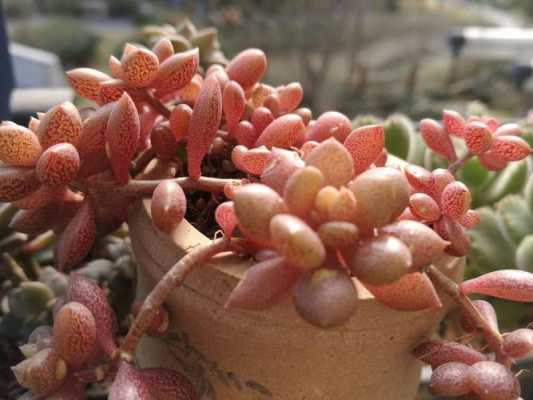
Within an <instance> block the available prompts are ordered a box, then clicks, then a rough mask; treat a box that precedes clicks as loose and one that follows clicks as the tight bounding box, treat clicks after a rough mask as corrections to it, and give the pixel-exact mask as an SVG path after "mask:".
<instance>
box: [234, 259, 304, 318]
mask: <svg viewBox="0 0 533 400" xmlns="http://www.w3.org/2000/svg"><path fill="white" fill-rule="evenodd" d="M298 276H299V273H298V270H296V269H295V268H293V267H291V266H290V265H287V262H286V261H285V260H284V259H283V258H281V257H277V258H272V259H269V260H266V261H262V262H259V263H257V264H255V265H253V266H252V267H250V269H249V270H248V271H247V272H246V275H245V276H244V278H243V279H242V280H241V281H240V282H239V284H238V285H237V286H236V287H235V288H234V289H233V291H232V292H231V295H230V297H229V298H228V300H227V302H226V307H227V308H242V309H248V310H263V309H265V308H268V307H271V306H273V305H274V304H276V303H277V302H278V301H279V300H280V299H281V298H282V297H283V296H284V295H285V294H287V293H288V292H289V290H290V289H291V287H292V286H293V285H294V283H295V282H296V279H298Z"/></svg>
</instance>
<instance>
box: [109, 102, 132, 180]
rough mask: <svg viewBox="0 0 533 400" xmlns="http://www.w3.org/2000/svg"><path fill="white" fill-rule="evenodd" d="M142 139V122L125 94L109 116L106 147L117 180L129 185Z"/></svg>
mask: <svg viewBox="0 0 533 400" xmlns="http://www.w3.org/2000/svg"><path fill="white" fill-rule="evenodd" d="M139 137H140V121H139V114H138V113H137V108H136V107H135V104H134V103H133V100H132V99H131V97H130V96H129V95H128V94H127V93H124V94H123V95H122V97H121V98H120V100H119V101H118V102H117V103H116V105H115V106H114V107H113V110H112V111H111V114H110V116H109V121H108V123H107V127H106V145H107V152H108V157H109V161H110V163H111V168H112V170H113V174H114V175H115V179H116V180H117V181H118V182H119V183H120V184H123V185H125V184H126V183H128V181H129V179H130V176H129V165H130V162H131V160H132V159H133V156H134V155H135V152H136V150H137V146H138V142H139Z"/></svg>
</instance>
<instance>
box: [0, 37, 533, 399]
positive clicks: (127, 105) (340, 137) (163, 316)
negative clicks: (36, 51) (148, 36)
mask: <svg viewBox="0 0 533 400" xmlns="http://www.w3.org/2000/svg"><path fill="white" fill-rule="evenodd" d="M198 66H199V51H198V49H196V48H195V49H191V50H187V51H183V52H178V53H175V52H174V47H173V45H172V43H171V41H170V40H169V39H168V38H167V37H162V38H160V39H159V40H158V41H157V42H156V43H155V44H154V46H153V47H152V48H151V49H148V48H144V47H141V46H136V45H132V44H127V45H126V46H125V47H124V51H123V54H122V56H121V58H120V59H118V58H116V57H113V56H111V57H110V60H109V68H110V74H111V75H108V74H106V73H104V72H101V71H97V70H93V69H89V68H79V69H75V70H72V71H69V72H68V73H67V76H68V79H69V81H70V83H71V85H72V87H73V88H74V89H75V90H76V92H77V93H78V94H79V95H80V96H82V97H84V98H87V99H89V100H92V101H94V102H95V104H96V105H97V107H96V108H95V109H92V110H82V112H80V111H78V110H77V109H76V108H75V107H74V106H73V105H72V104H70V103H64V104H60V105H58V106H56V107H54V108H52V109H50V110H49V111H47V112H46V113H44V114H40V115H38V118H33V119H32V120H31V121H30V123H29V125H28V127H23V126H19V125H16V124H14V123H11V122H4V123H2V125H0V160H1V161H2V162H3V163H4V164H5V165H2V166H1V167H0V200H2V201H5V202H12V203H13V204H14V205H15V206H16V207H18V208H20V211H18V212H17V214H16V215H15V217H14V218H13V221H12V222H11V226H12V227H13V228H15V229H16V230H19V231H22V232H26V233H28V234H31V235H36V234H39V233H42V232H44V231H46V230H49V229H53V230H54V231H55V232H56V233H57V235H58V240H57V244H56V248H55V259H56V266H57V267H58V269H60V270H61V271H65V272H66V271H70V270H71V269H75V268H76V267H77V266H78V265H79V264H80V262H81V261H82V260H83V259H84V258H85V256H86V255H87V254H88V252H89V251H90V249H91V247H92V245H93V243H94V241H95V239H96V238H97V237H98V236H101V235H105V234H107V233H109V232H112V231H113V230H115V229H116V228H117V227H118V226H119V225H120V224H122V223H123V222H124V221H126V220H127V216H128V209H129V205H131V204H133V203H134V202H135V201H136V200H138V199H139V198H142V197H150V196H151V197H152V203H151V213H152V219H153V223H154V225H155V227H156V228H158V229H160V230H162V231H164V232H168V233H170V232H172V231H173V230H174V229H175V228H176V227H177V225H178V224H179V223H180V222H181V221H182V220H183V218H184V217H185V216H186V213H187V200H188V198H190V197H191V196H192V195H194V194H195V193H197V192H206V193H209V194H210V195H211V196H212V198H215V199H216V201H219V199H221V198H222V197H223V196H224V197H226V198H227V199H228V201H224V202H221V203H220V204H219V205H218V207H216V210H215V211H213V212H212V214H213V215H214V218H215V219H216V221H217V222H218V224H219V226H220V227H221V228H222V231H223V234H222V237H218V238H216V239H214V240H213V241H212V242H211V243H209V244H207V245H204V246H198V247H196V248H194V249H192V250H191V251H190V252H189V253H187V255H185V256H184V257H183V258H182V259H181V260H179V261H178V262H177V263H176V264H175V265H174V266H173V267H172V268H171V269H170V270H169V271H168V272H167V273H166V275H165V276H164V277H163V278H162V279H161V280H160V281H159V282H158V283H157V285H156V286H155V288H154V289H153V290H152V292H151V293H150V294H149V295H148V296H147V297H146V299H144V301H143V302H142V304H141V303H138V304H136V306H135V307H134V314H135V317H134V321H133V323H132V325H131V327H130V329H129V331H128V333H127V335H126V336H125V338H124V339H123V340H121V341H119V340H118V338H117V335H116V318H115V317H114V315H113V312H112V310H111V308H110V306H109V304H108V303H107V299H106V298H105V294H104V293H103V292H102V291H101V290H100V289H99V287H98V285H96V284H95V283H94V282H92V281H91V280H89V279H86V278H84V277H83V276H80V275H79V274H76V272H73V273H71V274H70V282H69V286H68V289H67V291H66V293H65V295H64V296H63V297H62V298H61V299H60V300H58V301H56V305H55V312H54V324H53V327H52V328H39V329H38V330H36V331H35V332H34V333H33V334H32V336H31V338H30V342H29V344H28V346H29V347H27V348H25V353H26V354H27V356H28V358H27V359H26V360H25V361H23V362H22V363H21V364H19V365H17V366H16V367H14V368H13V369H14V371H15V374H16V376H17V379H18V381H19V382H20V383H21V384H22V385H23V386H24V387H26V388H28V389H30V390H31V392H32V393H33V395H34V396H36V397H38V398H39V397H43V396H44V397H46V396H49V398H50V396H51V397H52V398H53V396H55V398H58V399H63V398H82V397H83V395H82V394H81V393H82V391H83V388H84V387H85V385H86V383H88V382H94V381H99V380H102V379H105V378H112V379H114V381H113V384H112V386H111V391H110V396H109V398H110V399H112V400H117V399H126V398H128V399H131V398H139V399H146V398H156V399H170V398H173V399H176V398H178V399H192V398H195V393H194V389H193V388H192V387H191V385H190V384H189V383H188V382H187V380H186V379H185V378H184V377H183V376H181V375H179V374H177V373H175V372H173V371H170V370H166V369H139V368H137V367H135V365H134V363H133V361H134V354H135V350H136V347H137V344H138V342H139V340H140V338H141V337H142V335H143V334H145V333H148V334H152V335H160V334H163V333H164V332H165V331H166V330H167V328H168V325H169V320H168V313H167V312H166V310H165V308H164V302H165V301H166V299H167V298H168V296H169V295H170V294H171V293H172V292H173V291H174V290H175V289H176V287H177V286H178V285H179V284H180V282H182V281H183V279H185V277H186V275H187V273H188V272H189V271H191V270H192V269H193V268H194V267H195V266H197V265H199V264H202V263H204V262H206V261H208V260H210V259H211V258H212V257H213V256H215V255H217V254H219V253H222V252H227V251H233V252H235V253H238V254H242V255H243V256H246V257H250V258H251V259H252V260H253V261H254V262H253V265H252V266H251V267H250V269H249V270H248V271H247V273H246V275H245V277H244V278H243V279H242V281H241V282H240V283H239V285H238V286H237V287H236V288H235V289H234V290H233V292H232V294H231V296H230V298H229V299H228V302H227V307H228V308H233V307H235V308H245V309H254V310H259V309H264V308H266V307H269V306H272V305H274V304H276V303H277V302H278V301H279V300H280V299H281V298H283V297H284V296H285V295H287V294H291V295H292V299H293V302H294V305H295V308H296V310H297V312H298V313H299V314H300V315H301V316H302V318H303V319H305V320H306V321H308V322H309V323H311V324H313V325H315V326H317V327H319V328H332V327H335V326H338V325H341V324H343V323H345V322H346V321H347V320H348V319H349V318H350V317H351V316H352V315H353V314H354V311H355V310H356V308H357V306H358V302H359V297H358V291H360V290H363V289H362V287H364V288H366V290H368V291H369V292H371V293H372V294H373V295H374V297H375V298H376V299H377V300H378V301H380V302H382V303H383V304H385V305H386V306H389V307H392V308H395V309H398V310H411V311H412V310H424V309H438V308H441V307H442V301H441V296H443V295H446V296H449V297H451V299H453V300H454V301H455V302H456V303H457V304H458V305H459V307H460V309H461V311H462V313H463V316H464V319H465V326H466V328H465V329H466V330H468V329H469V330H470V331H472V332H473V335H475V334H478V335H479V336H481V337H483V338H484V340H485V341H486V344H487V345H488V347H487V350H486V352H485V353H482V352H481V351H477V350H474V349H473V348H470V347H468V346H466V345H462V344H459V343H456V342H433V341H429V342H425V343H423V344H421V345H420V346H418V347H417V348H416V349H415V350H414V355H415V356H416V357H418V358H420V359H421V360H423V361H425V362H428V363H430V364H432V365H433V366H434V367H435V368H436V369H435V373H434V375H433V378H432V384H431V391H432V392H433V393H434V394H437V395H447V396H462V395H467V396H469V398H474V399H481V400H516V399H518V398H519V396H520V388H519V386H518V384H517V380H516V377H515V376H514V374H513V373H512V372H511V370H510V366H511V361H512V359H514V358H516V357H520V356H522V355H523V354H525V353H528V352H529V351H531V350H532V348H533V340H532V335H531V331H530V330H528V329H524V330H519V331H515V332H513V333H510V334H504V335H502V334H501V333H500V332H499V331H498V329H497V326H496V325H495V322H494V321H495V317H494V312H493V311H492V309H491V308H490V307H489V306H487V305H486V304H485V303H479V302H472V301H471V300H470V299H469V298H468V295H471V294H483V295H488V296H494V297H501V298H505V299H509V300H515V301H521V302H524V301H533V295H532V293H533V275H531V274H529V273H528V272H524V271H515V270H501V271H496V272H492V273H489V274H486V275H483V276H481V277H478V278H475V279H472V280H468V281H466V282H464V283H462V284H460V285H457V284H456V283H455V282H454V281H453V280H452V279H450V278H449V277H448V276H447V275H446V273H445V271H443V270H441V269H440V268H439V265H440V264H441V263H440V261H442V260H446V258H447V257H450V256H456V257H459V256H464V255H465V254H466V253H467V251H468V248H469V243H470V242H469V237H468V235H467V234H466V229H468V228H471V227H473V226H474V225H476V224H477V223H478V221H479V214H478V213H477V212H476V211H474V210H472V209H471V208H470V206H471V194H470V192H469V190H468V188H467V187H466V186H465V185H464V184H462V183H461V182H460V181H458V180H456V177H455V174H456V172H457V170H458V169H460V168H461V166H462V165H463V164H464V163H465V162H466V161H467V160H469V159H470V158H472V157H474V156H476V157H478V158H479V159H480V160H481V162H482V163H483V165H484V166H485V167H486V168H488V169H500V168H503V167H504V166H505V165H507V163H509V162H513V161H517V160H521V159H524V158H526V157H528V156H529V154H530V153H531V149H530V147H529V145H528V144H527V143H526V142H525V141H523V140H522V139H521V138H520V134H521V131H520V129H518V128H516V127H515V126H507V125H502V126H499V123H498V122H497V121H496V120H495V119H493V118H489V117H483V118H479V119H470V120H469V121H465V120H464V119H463V118H462V117H461V116H460V115H459V114H457V113H454V112H450V111H446V112H445V113H444V117H443V123H442V124H440V123H439V122H437V121H433V120H423V121H421V123H420V131H421V135H422V137H423V139H424V141H425V142H426V144H427V146H428V147H429V148H430V149H431V150H432V151H434V152H435V153H438V154H440V155H442V156H443V157H445V158H446V159H447V160H448V161H449V166H448V168H446V169H444V168H437V169H435V170H433V171H429V170H426V169H424V168H422V167H419V166H414V165H410V164H405V163H402V162H400V161H398V160H395V159H393V158H390V159H389V157H388V155H387V152H386V151H385V150H384V144H385V133H384V127H383V126H382V125H365V126H362V127H359V128H357V129H353V128H352V124H351V122H350V121H349V120H348V118H347V117H346V116H344V115H343V114H341V113H338V112H335V111H329V112H326V113H323V114H322V115H320V116H318V118H316V119H314V118H313V114H312V111H311V110H309V109H307V108H299V107H300V103H301V101H302V98H303V89H302V86H301V85H300V84H299V83H296V82H295V83H290V84H287V85H284V86H279V87H273V86H271V85H268V84H266V83H262V82H261V79H262V78H263V76H264V74H265V72H266V69H267V59H266V56H265V54H264V53H263V52H262V51H261V50H259V49H248V50H245V51H243V52H241V53H239V54H238V55H237V56H235V57H234V58H233V59H232V60H231V61H230V62H229V63H228V64H227V66H225V67H223V66H221V65H219V64H214V65H212V66H210V67H209V68H208V69H207V70H206V71H205V73H204V72H202V71H200V70H199V69H198ZM452 135H453V136H457V137H459V138H461V140H463V141H464V143H465V145H466V148H467V149H468V151H467V152H466V153H465V154H464V155H460V156H459V155H458V154H457V152H456V149H455V147H454V145H453V143H452V141H451V139H450V137H451V136H452ZM214 162H217V163H219V164H220V165H222V166H226V167H225V168H226V169H227V170H228V171H233V172H232V173H231V174H230V176H231V178H220V177H218V176H207V177H206V176H205V171H211V170H212V163H214ZM160 178H163V179H160ZM356 281H358V282H359V283H360V285H361V286H362V287H361V286H359V287H358V286H356V284H355V282H356ZM437 290H439V291H440V292H437ZM309 329H315V328H312V327H310V328H309ZM68 396H71V397H68Z"/></svg>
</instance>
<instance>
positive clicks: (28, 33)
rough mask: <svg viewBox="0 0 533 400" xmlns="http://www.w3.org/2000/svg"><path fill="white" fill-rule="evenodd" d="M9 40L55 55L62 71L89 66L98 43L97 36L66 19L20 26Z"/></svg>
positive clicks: (74, 21) (52, 19)
mask: <svg viewBox="0 0 533 400" xmlns="http://www.w3.org/2000/svg"><path fill="white" fill-rule="evenodd" d="M12 39H13V40H15V41H17V42H19V43H23V44H27V45H29V46H33V47H37V48H41V49H44V50H49V51H52V52H54V53H56V54H57V55H58V56H59V58H60V59H61V62H62V63H63V66H64V67H65V68H72V67H76V66H79V65H85V64H88V63H90V62H91V60H92V59H93V57H94V55H95V52H96V49H97V47H98V43H99V38H98V36H97V35H95V34H93V33H92V32H91V31H90V30H89V29H88V28H87V27H85V26H84V25H80V23H79V22H78V21H77V20H75V19H71V18H65V17H57V18H50V19H49V20H47V22H46V24H44V25H39V26H31V25H30V24H29V23H23V24H21V25H20V26H18V27H17V29H16V30H15V31H14V32H13V35H12Z"/></svg>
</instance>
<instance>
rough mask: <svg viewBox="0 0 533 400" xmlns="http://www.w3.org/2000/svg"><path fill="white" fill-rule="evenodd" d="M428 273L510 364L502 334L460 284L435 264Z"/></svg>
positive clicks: (499, 355) (496, 352)
mask: <svg viewBox="0 0 533 400" xmlns="http://www.w3.org/2000/svg"><path fill="white" fill-rule="evenodd" d="M426 273H427V275H428V277H429V279H431V282H433V284H434V285H435V286H436V287H437V288H438V289H440V290H442V291H443V292H444V293H446V294H447V295H448V296H449V297H450V298H451V299H452V300H453V301H455V302H456V303H457V305H458V306H459V307H460V309H461V312H462V314H463V315H464V317H465V318H467V319H468V320H469V321H470V323H471V324H472V325H473V326H476V327H478V328H479V329H480V330H481V333H482V335H483V337H484V338H485V341H486V342H487V344H488V345H489V347H490V348H491V349H492V350H493V351H494V353H495V354H496V357H497V359H498V361H499V362H500V363H502V364H504V365H509V363H510V360H509V358H508V357H507V356H505V355H504V354H503V353H502V350H501V348H502V344H503V337H502V335H501V334H500V332H498V331H497V330H495V329H494V328H493V327H492V326H491V325H490V323H489V322H488V321H487V320H486V319H485V318H484V317H483V315H481V313H480V312H479V310H478V309H477V308H476V307H475V306H474V304H473V303H472V301H471V300H470V299H469V298H468V297H467V296H465V295H464V294H463V293H462V292H461V290H459V285H457V283H455V282H454V281H453V280H451V279H450V278H448V277H447V276H446V275H445V274H443V273H442V272H441V271H440V270H439V269H438V268H437V267H435V266H434V265H430V266H429V267H428V268H427V270H426Z"/></svg>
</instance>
